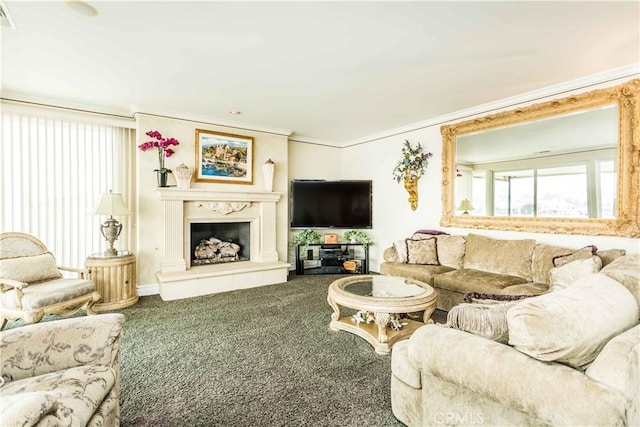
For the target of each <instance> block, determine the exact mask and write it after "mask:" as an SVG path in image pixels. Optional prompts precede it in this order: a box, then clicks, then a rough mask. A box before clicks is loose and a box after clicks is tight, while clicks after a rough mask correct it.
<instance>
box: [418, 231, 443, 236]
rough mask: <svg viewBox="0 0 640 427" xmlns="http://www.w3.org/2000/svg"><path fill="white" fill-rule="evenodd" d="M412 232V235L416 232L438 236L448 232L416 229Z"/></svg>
mask: <svg viewBox="0 0 640 427" xmlns="http://www.w3.org/2000/svg"><path fill="white" fill-rule="evenodd" d="M413 234H414V236H415V235H416V234H428V235H431V236H440V235H443V234H449V233H446V232H444V231H440V230H418V231H416V232H415V233H413Z"/></svg>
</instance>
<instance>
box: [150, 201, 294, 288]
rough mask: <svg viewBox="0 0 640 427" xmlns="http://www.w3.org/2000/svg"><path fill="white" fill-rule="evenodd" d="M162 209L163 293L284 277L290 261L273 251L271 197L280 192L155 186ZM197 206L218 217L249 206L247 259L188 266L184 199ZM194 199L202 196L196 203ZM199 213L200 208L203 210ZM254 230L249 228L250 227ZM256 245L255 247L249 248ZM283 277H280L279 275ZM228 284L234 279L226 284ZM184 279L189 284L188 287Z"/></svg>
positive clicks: (270, 281)
mask: <svg viewBox="0 0 640 427" xmlns="http://www.w3.org/2000/svg"><path fill="white" fill-rule="evenodd" d="M158 192H159V194H160V200H161V201H162V202H163V209H164V258H163V260H162V266H161V271H160V272H158V274H157V277H158V281H159V285H160V296H161V297H162V298H163V299H176V298H184V297H187V296H196V295H203V294H209V293H215V292H224V291H228V290H232V289H238V288H241V287H248V286H261V285H267V284H273V283H279V282H282V281H286V274H287V272H288V267H289V264H287V263H285V262H281V261H279V260H278V258H279V257H278V252H277V251H276V203H277V202H278V201H279V200H280V198H281V197H282V194H281V193H273V192H266V191H212V190H206V189H198V188H194V189H191V188H189V189H185V188H159V189H158ZM192 202H193V203H195V205H196V206H198V207H199V208H201V210H202V211H203V212H204V211H210V214H211V215H213V216H216V217H217V218H220V217H221V216H222V217H230V218H233V217H234V216H242V215H243V210H244V209H249V207H250V206H252V212H254V213H253V214H252V215H254V216H255V218H253V220H252V221H253V223H254V224H255V227H254V228H252V230H255V231H256V232H257V234H258V235H257V236H255V240H253V239H254V237H252V242H256V246H257V247H255V246H254V244H253V243H252V246H251V253H252V255H251V261H245V262H238V263H230V264H238V265H233V266H232V265H229V263H228V264H226V265H216V266H211V267H195V268H190V266H189V261H188V260H189V255H190V254H188V249H186V248H187V244H186V243H188V242H186V241H185V234H186V232H187V231H186V228H187V227H186V226H185V224H187V223H188V222H189V218H185V211H186V209H185V204H186V203H192ZM198 202H202V204H201V205H198ZM203 215H204V214H203ZM252 233H253V231H252ZM254 250H257V252H254ZM283 279H284V280H283ZM229 284H234V285H233V286H232V287H231V288H230V287H229V286H230V285H229ZM188 285H193V286H191V288H189V286H188Z"/></svg>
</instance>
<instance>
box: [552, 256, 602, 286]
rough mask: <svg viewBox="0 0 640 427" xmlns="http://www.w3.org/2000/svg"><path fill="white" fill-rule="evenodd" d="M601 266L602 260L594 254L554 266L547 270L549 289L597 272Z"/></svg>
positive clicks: (569, 283) (568, 283) (567, 284)
mask: <svg viewBox="0 0 640 427" xmlns="http://www.w3.org/2000/svg"><path fill="white" fill-rule="evenodd" d="M601 268H602V260H601V259H600V257H599V256H596V255H594V256H592V257H590V258H585V259H578V260H576V261H572V262H570V263H568V264H565V265H563V266H562V267H554V268H552V269H551V270H549V290H551V291H557V290H558V289H564V288H566V287H567V286H569V285H571V284H572V283H574V282H576V281H577V280H579V279H582V278H583V277H586V276H588V275H590V274H594V273H597V272H598V271H600V269H601Z"/></svg>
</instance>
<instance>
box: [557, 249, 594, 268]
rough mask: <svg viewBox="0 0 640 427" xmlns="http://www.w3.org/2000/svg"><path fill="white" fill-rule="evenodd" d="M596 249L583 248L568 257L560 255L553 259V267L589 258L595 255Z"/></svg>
mask: <svg viewBox="0 0 640 427" xmlns="http://www.w3.org/2000/svg"><path fill="white" fill-rule="evenodd" d="M597 250H598V248H596V247H595V246H594V245H590V246H585V247H584V248H582V249H578V250H577V251H574V252H572V253H570V254H568V255H560V256H557V257H554V258H553V266H554V267H562V266H563V265H565V264H569V263H570V262H573V261H575V260H578V259H585V258H591V257H592V256H594V255H595V254H596V251H597Z"/></svg>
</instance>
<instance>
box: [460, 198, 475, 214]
mask: <svg viewBox="0 0 640 427" xmlns="http://www.w3.org/2000/svg"><path fill="white" fill-rule="evenodd" d="M458 210H459V211H472V210H473V205H472V204H471V202H470V201H469V199H464V200H463V201H461V202H460V206H458Z"/></svg>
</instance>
